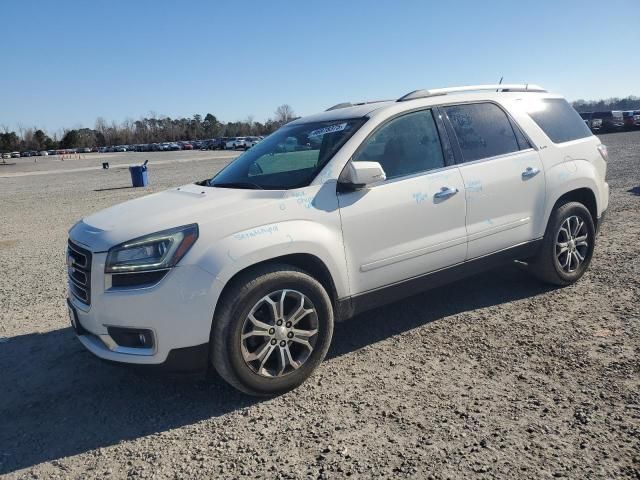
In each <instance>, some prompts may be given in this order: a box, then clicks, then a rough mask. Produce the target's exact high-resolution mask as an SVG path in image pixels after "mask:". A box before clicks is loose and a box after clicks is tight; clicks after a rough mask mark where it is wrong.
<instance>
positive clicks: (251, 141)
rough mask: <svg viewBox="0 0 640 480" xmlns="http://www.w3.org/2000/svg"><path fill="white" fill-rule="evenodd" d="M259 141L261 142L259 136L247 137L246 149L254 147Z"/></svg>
mask: <svg viewBox="0 0 640 480" xmlns="http://www.w3.org/2000/svg"><path fill="white" fill-rule="evenodd" d="M258 142H260V138H259V137H246V138H245V140H244V143H245V149H249V148H251V147H254V146H256V145H257V144H258Z"/></svg>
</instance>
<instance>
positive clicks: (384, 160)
mask: <svg viewBox="0 0 640 480" xmlns="http://www.w3.org/2000/svg"><path fill="white" fill-rule="evenodd" d="M353 161H354V162H358V161H360V162H365V161H366V162H379V163H380V165H382V168H383V169H384V171H385V173H386V174H387V178H396V177H402V176H405V175H412V174H414V173H420V172H426V171H428V170H433V169H436V168H442V167H444V156H443V154H442V146H441V144H440V137H439V136H438V129H437V128H436V123H435V121H434V119H433V114H432V113H431V110H423V111H420V112H414V113H409V114H407V115H403V116H402V117H398V118H395V119H393V120H391V121H390V122H389V123H387V124H386V125H384V126H383V127H382V128H380V129H379V130H378V131H377V132H375V133H374V134H373V136H371V137H369V138H368V139H367V140H366V141H365V143H364V144H363V145H362V147H361V149H360V152H359V153H357V154H356V156H355V157H354V158H353Z"/></svg>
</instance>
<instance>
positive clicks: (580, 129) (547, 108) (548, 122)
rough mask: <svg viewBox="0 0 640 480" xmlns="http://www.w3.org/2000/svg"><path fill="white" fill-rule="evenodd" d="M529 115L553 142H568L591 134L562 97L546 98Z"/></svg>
mask: <svg viewBox="0 0 640 480" xmlns="http://www.w3.org/2000/svg"><path fill="white" fill-rule="evenodd" d="M529 116H530V117H531V118H532V119H533V121H534V122H536V123H537V124H538V126H539V127H540V128H541V129H542V130H543V131H544V133H545V134H546V135H547V137H549V138H550V139H551V141H552V142H553V143H562V142H570V141H571V140H577V139H579V138H585V137H590V136H591V130H589V127H587V125H586V124H585V123H584V121H583V120H582V118H580V115H579V114H578V112H576V111H575V109H574V108H573V107H572V106H571V105H569V103H568V102H567V101H566V100H564V99H562V98H547V99H544V100H541V101H540V107H539V108H538V107H537V108H535V110H533V111H530V112H529Z"/></svg>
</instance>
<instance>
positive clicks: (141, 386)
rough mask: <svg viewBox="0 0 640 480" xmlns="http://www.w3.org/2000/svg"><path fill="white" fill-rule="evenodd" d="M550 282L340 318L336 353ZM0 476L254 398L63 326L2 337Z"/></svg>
mask: <svg viewBox="0 0 640 480" xmlns="http://www.w3.org/2000/svg"><path fill="white" fill-rule="evenodd" d="M548 290H549V288H548V287H544V286H542V285H541V284H540V283H538V282H536V281H535V280H533V279H531V278H530V277H529V276H528V274H527V273H526V272H523V271H522V269H521V268H518V267H517V266H508V267H505V268H501V269H498V270H495V271H492V272H488V273H484V274H481V275H477V276H475V277H471V278H468V279H466V280H463V281H460V282H456V283H454V284H451V285H448V286H445V287H440V288H438V289H435V290H432V291H430V292H427V293H424V294H421V295H418V296H415V297H412V298H409V299H407V300H404V301H402V302H397V303H395V304H392V305H389V306H386V307H382V308H378V309H375V310H372V311H369V312H366V313H364V314H361V315H359V316H357V317H355V318H353V319H351V320H349V321H346V322H342V323H338V324H337V325H336V328H335V333H334V341H333V344H332V347H331V349H330V351H329V355H328V358H337V357H340V356H342V355H348V354H349V353H351V352H353V351H355V350H358V349H360V348H362V347H365V346H367V345H370V344H372V343H375V342H379V341H381V340H384V339H386V338H389V337H391V336H393V335H397V334H400V333H402V332H406V331H408V330H411V329H414V328H417V327H420V326H423V325H425V324H428V323H430V322H433V321H435V320H438V319H440V318H442V317H446V316H449V315H454V314H457V313H461V312H465V311H470V310H474V309H477V308H482V307H486V306H491V305H499V304H502V303H505V302H510V301H513V300H518V299H521V298H527V297H532V296H535V295H538V294H541V293H544V292H545V291H548ZM0 366H1V371H2V375H0V392H2V393H1V394H0V475H1V474H6V473H9V472H13V471H16V470H20V469H23V468H28V467H31V466H33V465H37V464H39V463H42V462H47V461H51V460H55V459H59V458H63V457H68V456H72V455H76V454H80V453H84V452H87V451H89V450H93V449H97V448H101V447H108V446H110V445H114V444H117V443H119V442H122V441H126V440H132V439H136V438H140V437H145V436H148V435H151V434H155V433H161V432H166V431H168V430H171V429H173V428H179V427H182V426H185V425H191V424H194V423H196V422H199V421H201V420H205V419H209V418H213V417H219V416H222V415H225V414H227V413H229V412H233V411H236V410H239V409H243V408H246V407H249V406H251V405H253V404H255V403H257V402H259V401H261V400H260V399H258V398H253V397H249V396H246V395H243V394H241V393H239V392H238V391H236V390H234V389H233V388H231V387H229V386H228V385H226V384H225V383H224V382H223V381H222V380H221V379H219V378H218V377H213V378H211V377H209V378H207V379H202V378H193V377H190V376H163V375H158V374H144V373H140V372H139V371H137V370H132V369H130V368H124V367H120V366H115V365H111V364H107V363H104V362H101V361H100V360H98V359H96V358H94V357H93V356H92V355H91V354H90V353H88V352H87V351H86V350H85V349H84V348H83V347H82V346H81V344H80V343H79V342H78V341H77V340H76V339H75V338H74V334H73V332H72V330H71V329H70V328H64V329H59V330H54V331H50V332H46V333H33V334H27V335H22V336H18V337H12V338H8V339H7V338H5V339H0Z"/></svg>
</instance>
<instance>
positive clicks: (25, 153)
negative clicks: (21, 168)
mask: <svg viewBox="0 0 640 480" xmlns="http://www.w3.org/2000/svg"><path fill="white" fill-rule="evenodd" d="M20 156H21V157H30V156H31V152H20Z"/></svg>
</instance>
